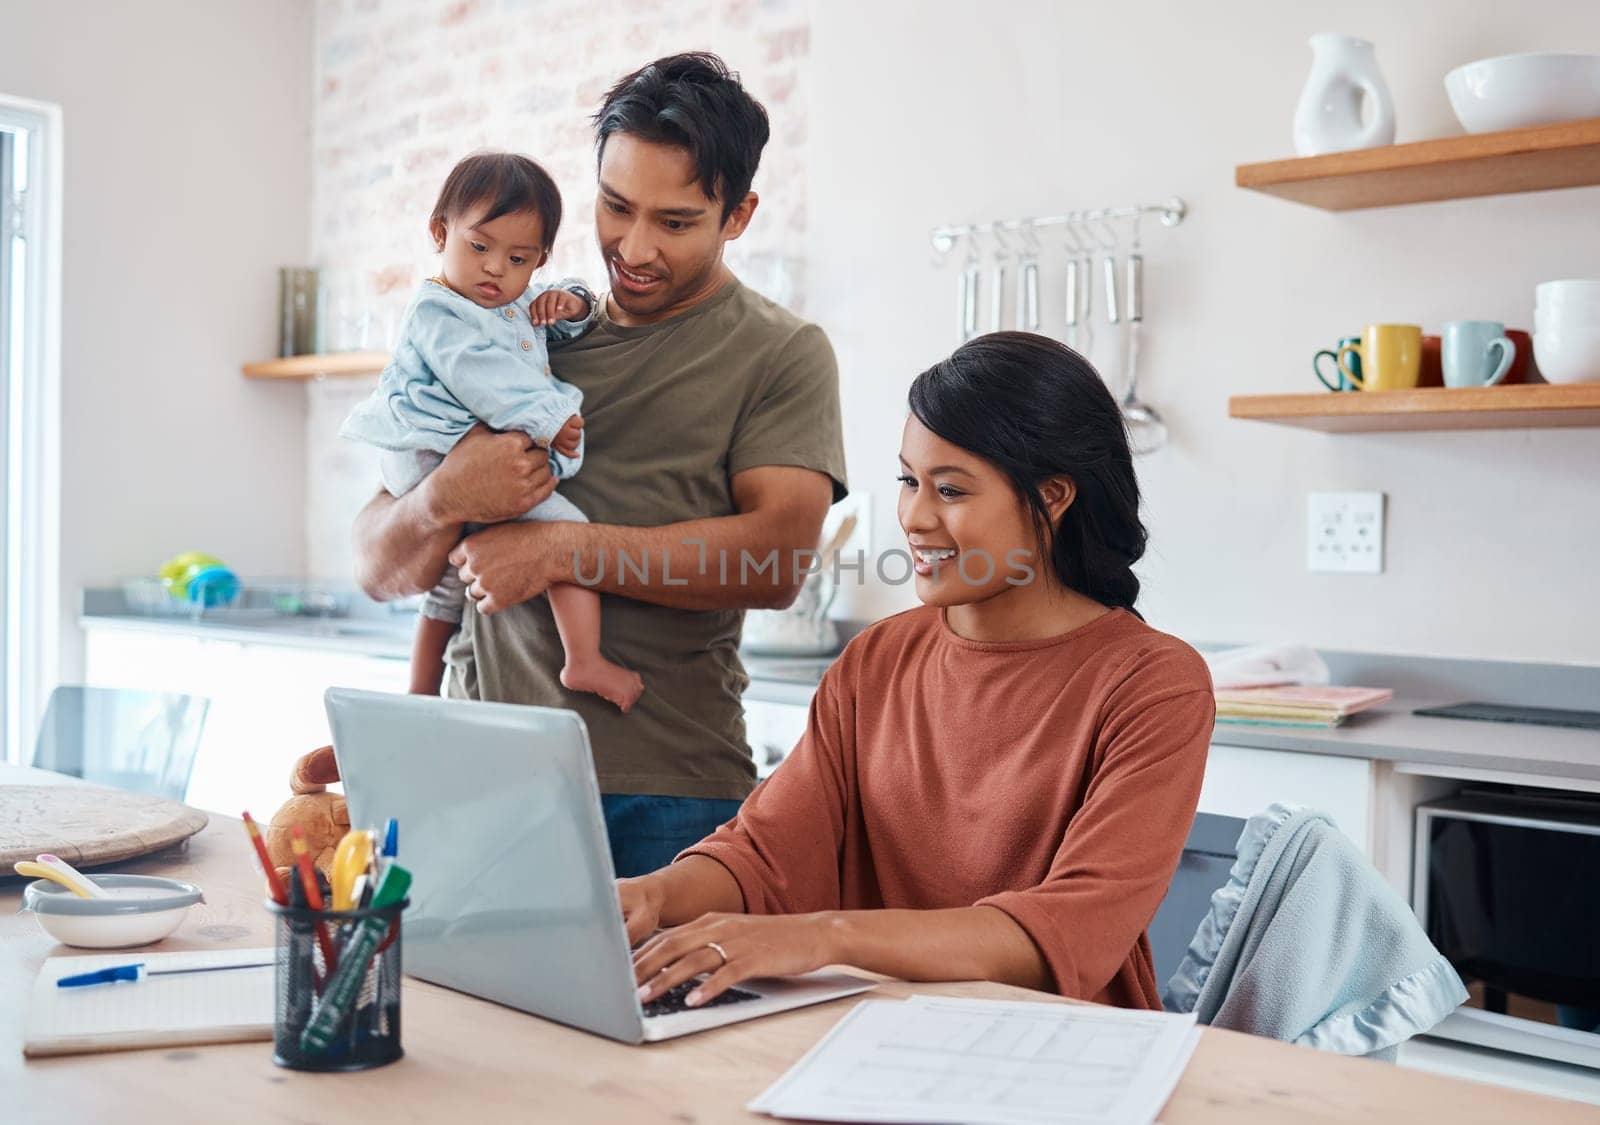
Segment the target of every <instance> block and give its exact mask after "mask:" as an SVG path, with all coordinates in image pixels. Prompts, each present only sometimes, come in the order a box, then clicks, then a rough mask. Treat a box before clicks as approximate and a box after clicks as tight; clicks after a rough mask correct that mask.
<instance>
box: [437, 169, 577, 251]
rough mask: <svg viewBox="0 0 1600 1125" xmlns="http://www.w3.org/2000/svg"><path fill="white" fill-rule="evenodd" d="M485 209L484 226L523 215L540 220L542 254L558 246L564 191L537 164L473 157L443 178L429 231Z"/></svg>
mask: <svg viewBox="0 0 1600 1125" xmlns="http://www.w3.org/2000/svg"><path fill="white" fill-rule="evenodd" d="M483 205H487V206H488V208H489V210H488V211H487V212H486V213H485V214H484V216H483V219H482V220H480V221H482V222H488V221H489V220H490V219H498V218H499V217H500V216H501V215H510V214H514V213H516V212H520V211H531V212H532V213H533V214H535V215H538V216H539V221H540V223H541V224H543V226H544V245H543V246H542V247H540V249H543V250H549V249H550V247H551V246H554V245H555V241H556V231H557V230H558V229H560V227H561V190H560V189H559V188H557V187H556V182H555V181H554V180H552V179H551V178H550V173H549V172H546V171H545V170H544V169H543V168H542V167H540V166H539V164H538V162H537V161H534V160H530V159H528V157H526V156H519V155H517V154H516V153H514V152H475V153H473V154H472V155H471V156H469V157H467V158H466V159H465V160H463V161H462V162H461V163H459V164H457V165H456V166H455V167H454V168H452V169H450V174H449V175H448V176H446V177H445V180H444V187H442V188H440V189H439V201H438V202H437V203H435V204H434V205H433V214H432V215H430V216H428V226H429V227H432V226H433V224H434V223H449V222H450V221H451V220H453V219H455V218H456V217H458V216H459V215H461V214H462V213H464V212H465V211H467V210H468V209H469V208H472V207H479V206H483Z"/></svg>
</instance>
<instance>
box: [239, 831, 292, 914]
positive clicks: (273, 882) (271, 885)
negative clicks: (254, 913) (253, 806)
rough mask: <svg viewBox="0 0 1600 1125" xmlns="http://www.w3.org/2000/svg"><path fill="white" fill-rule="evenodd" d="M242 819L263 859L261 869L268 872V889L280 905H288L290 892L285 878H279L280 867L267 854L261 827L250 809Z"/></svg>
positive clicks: (258, 857)
mask: <svg viewBox="0 0 1600 1125" xmlns="http://www.w3.org/2000/svg"><path fill="white" fill-rule="evenodd" d="M242 819H243V820H244V830H245V831H246V832H248V833H249V834H250V843H252V844H253V845H255V849H256V858H257V859H259V860H260V861H261V870H262V871H264V872H266V875H267V891H268V893H270V894H271V895H272V901H273V902H275V903H277V904H278V905H279V906H285V905H287V904H288V902H289V896H288V893H287V892H285V891H284V889H283V880H282V879H280V878H278V869H277V868H276V867H274V866H273V865H272V860H271V859H270V858H268V856H267V845H266V844H265V843H264V842H262V839H261V828H260V827H259V826H258V825H257V824H256V822H255V821H254V820H253V819H252V818H251V816H250V812H249V810H246V811H245V813H244V815H243V818H242Z"/></svg>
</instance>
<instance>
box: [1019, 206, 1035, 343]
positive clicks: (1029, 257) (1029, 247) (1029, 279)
mask: <svg viewBox="0 0 1600 1125" xmlns="http://www.w3.org/2000/svg"><path fill="white" fill-rule="evenodd" d="M1022 239H1023V247H1022V250H1021V252H1020V253H1019V255H1018V258H1017V330H1018V331H1019V332H1037V331H1039V236H1038V235H1037V234H1035V233H1034V230H1033V225H1032V224H1031V223H1029V224H1027V225H1025V226H1024V227H1023V228H1022Z"/></svg>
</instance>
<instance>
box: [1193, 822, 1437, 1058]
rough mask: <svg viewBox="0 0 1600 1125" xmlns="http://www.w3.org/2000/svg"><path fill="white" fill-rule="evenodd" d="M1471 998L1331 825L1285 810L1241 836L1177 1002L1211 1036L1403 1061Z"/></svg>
mask: <svg viewBox="0 0 1600 1125" xmlns="http://www.w3.org/2000/svg"><path fill="white" fill-rule="evenodd" d="M1466 998H1467V990H1466V989H1465V988H1464V987H1462V984H1461V978H1460V977H1459V976H1457V975H1456V972H1455V970H1454V969H1453V968H1452V967H1451V966H1450V963H1449V962H1448V961H1446V960H1445V958H1444V957H1443V955H1441V954H1440V953H1439V951H1438V950H1437V949H1435V948H1434V947H1433V944H1432V943H1431V942H1430V941H1428V937H1427V935H1426V934H1425V933H1423V931H1422V927H1421V926H1420V925H1419V924H1418V923H1417V919H1416V916H1415V915H1414V914H1412V912H1411V908H1410V907H1409V906H1408V905H1407V904H1406V903H1405V901H1404V900H1403V899H1402V898H1401V897H1400V896H1399V895H1398V894H1396V893H1395V891H1394V889H1393V888H1392V887H1390V886H1389V884H1388V883H1386V882H1385V881H1384V880H1383V877H1382V876H1381V875H1379V874H1378V872H1377V871H1376V870H1375V869H1374V868H1373V866H1372V864H1371V863H1369V862H1368V861H1367V859H1366V857H1365V856H1363V855H1362V854H1361V853H1360V851H1358V850H1357V849H1356V846H1355V845H1354V844H1353V843H1351V842H1350V840H1349V839H1347V838H1346V837H1345V836H1344V834H1343V833H1341V832H1340V831H1339V830H1338V828H1337V827H1335V826H1334V823H1333V821H1332V820H1331V819H1330V818H1329V817H1328V815H1327V814H1326V813H1321V812H1317V811H1315V810H1313V809H1307V808H1305V807H1303V806H1300V805H1291V804H1274V805H1272V806H1271V807H1270V808H1268V809H1267V810H1266V811H1265V812H1262V813H1258V814H1256V815H1255V816H1253V817H1251V818H1250V820H1249V822H1248V823H1247V824H1246V825H1245V830H1244V832H1243V833H1242V834H1240V836H1239V846H1238V859H1237V860H1236V861H1235V863H1234V865H1233V870H1232V871H1231V872H1230V874H1229V878H1228V882H1227V884H1226V885H1225V886H1223V887H1222V888H1221V889H1219V890H1218V891H1217V892H1216V893H1215V894H1214V895H1212V896H1211V910H1210V912H1209V913H1208V914H1207V915H1206V917H1205V918H1204V919H1203V920H1202V921H1201V923H1200V928H1199V930H1198V931H1196V933H1195V936H1194V940H1193V941H1192V942H1190V944H1189V952H1188V953H1187V954H1186V955H1185V957H1184V959H1183V962H1182V963H1181V964H1180V965H1179V966H1178V970H1177V972H1175V973H1173V975H1172V979H1171V981H1169V982H1168V984H1167V991H1166V995H1165V996H1164V997H1163V1000H1164V1003H1165V1005H1166V1008H1167V1010H1168V1011H1174V1012H1191V1011H1192V1012H1194V1013H1195V1014H1196V1016H1197V1017H1198V1018H1199V1021H1200V1022H1201V1023H1203V1024H1208V1025H1210V1026H1212V1027H1223V1028H1229V1029H1232V1030H1234V1031H1244V1032H1249V1033H1250V1034H1252V1035H1264V1036H1267V1037H1269V1038H1272V1039H1281V1040H1284V1041H1286V1042H1290V1043H1301V1044H1304V1045H1306V1046H1309V1047H1319V1048H1321V1049H1323V1050H1326V1051H1335V1052H1337V1053H1339V1054H1342V1055H1373V1056H1376V1057H1379V1058H1386V1059H1391V1060H1392V1059H1393V1058H1394V1055H1395V1051H1396V1048H1398V1046H1399V1044H1401V1043H1403V1042H1404V1041H1405V1040H1407V1039H1409V1038H1411V1037H1412V1036H1413V1035H1420V1034H1422V1033H1423V1032H1425V1031H1427V1030H1428V1029H1429V1028H1431V1027H1433V1026H1434V1025H1435V1024H1437V1023H1438V1022H1439V1021H1440V1020H1442V1019H1444V1017H1445V1016H1447V1015H1449V1014H1450V1013H1451V1012H1452V1011H1454V1010H1455V1009H1456V1007H1457V1006H1459V1005H1460V1004H1461V1002H1462V1001H1463V1000H1465V999H1466Z"/></svg>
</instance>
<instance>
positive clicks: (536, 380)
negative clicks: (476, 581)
mask: <svg viewBox="0 0 1600 1125" xmlns="http://www.w3.org/2000/svg"><path fill="white" fill-rule="evenodd" d="M560 223H561V193H560V192H559V191H558V190H557V188H556V185H555V182H554V181H553V180H552V179H551V178H550V176H549V174H548V173H547V172H545V170H544V169H543V168H541V167H540V166H539V165H538V164H536V163H534V162H533V161H532V160H529V159H528V158H527V157H525V156H516V155H512V154H509V153H479V154H476V155H473V156H469V157H467V158H466V159H465V160H463V161H462V162H461V163H459V164H457V165H456V166H455V169H454V170H453V171H451V173H450V175H449V177H448V178H447V179H446V180H445V182H444V187H443V188H442V189H441V190H440V192H439V201H438V202H437V203H436V204H435V205H434V208H433V216H432V217H431V218H430V219H429V221H428V230H429V233H430V234H431V235H432V236H433V242H434V248H435V249H436V250H438V251H439V252H440V253H441V254H442V255H443V261H442V264H441V268H440V271H439V275H438V276H437V277H434V278H430V279H429V280H427V281H425V282H423V283H422V288H421V289H420V291H419V292H418V293H417V295H416V296H415V297H413V298H412V300H411V305H410V307H409V308H408V309H407V310H406V317H405V324H404V325H403V327H402V331H401V339H400V343H399V345H398V346H397V347H396V348H395V353H394V359H393V360H391V361H390V363H389V366H388V367H386V368H384V371H383V375H382V377H381V378H380V379H379V381H378V389H377V390H376V391H375V392H373V394H372V397H370V398H369V399H367V400H366V401H365V402H363V403H362V404H361V405H360V406H358V407H357V408H356V409H355V410H354V411H353V412H352V413H351V415H350V417H349V418H348V419H346V421H345V424H344V427H343V429H342V430H341V431H340V433H341V435H342V436H344V437H349V438H354V439H356V440H358V441H364V442H366V443H368V444H369V445H375V446H377V447H378V448H379V449H381V450H383V451H384V452H383V457H382V460H381V468H382V474H383V486H384V488H386V489H387V490H388V491H389V492H390V493H391V494H393V495H395V496H401V495H404V494H405V493H407V492H409V491H410V490H411V489H413V488H415V487H416V486H417V484H418V483H420V482H421V480H422V479H423V478H424V477H425V476H427V475H428V474H429V473H431V472H432V471H433V470H434V469H435V468H437V467H438V465H439V463H440V462H441V461H443V460H444V455H445V454H446V453H449V452H450V450H451V449H452V448H453V447H454V446H455V444H456V442H458V441H460V440H461V438H462V436H463V435H464V434H465V433H466V432H467V431H468V430H470V429H471V428H472V427H473V426H474V425H475V424H477V423H478V422H483V423H484V424H486V425H487V426H489V427H490V428H491V429H494V430H501V431H509V430H520V431H521V432H523V433H525V434H527V435H528V436H529V438H531V439H532V440H533V441H534V442H535V443H537V444H538V445H540V446H542V447H543V448H545V449H547V450H548V451H549V455H550V468H551V471H552V472H553V473H554V474H555V476H556V479H557V480H566V479H568V478H570V477H571V476H572V475H573V474H574V473H576V472H577V471H578V469H579V467H580V466H581V465H582V463H583V418H582V417H581V416H580V415H579V413H578V407H579V406H580V405H581V404H582V401H583V395H582V393H581V392H580V391H579V390H578V389H577V388H576V387H573V386H571V385H570V384H568V383H564V382H562V381H561V380H560V379H557V378H555V376H553V375H552V374H551V373H550V360H549V354H548V352H547V351H546V348H545V336H546V333H547V332H548V333H549V334H550V335H552V336H554V337H556V338H560V339H572V338H575V337H577V336H580V335H582V334H583V333H584V332H585V331H587V330H588V328H589V327H590V326H591V325H592V324H593V320H594V298H593V297H592V296H591V295H590V293H589V291H588V290H587V289H585V288H584V287H583V286H582V285H581V284H580V283H578V282H575V281H563V282H561V283H559V284H558V285H556V286H544V285H538V286H535V287H533V288H531V289H530V288H529V281H530V279H531V278H532V276H533V272H534V270H536V269H538V268H539V267H540V266H542V265H543V264H544V262H545V259H546V258H548V257H549V255H550V247H551V245H552V244H553V243H554V241H555V236H556V229H557V227H559V226H560ZM520 518H522V519H525V520H577V521H585V522H586V517H585V516H584V514H583V513H582V512H580V511H579V510H578V509H577V507H576V506H574V505H573V504H572V502H571V501H569V500H568V499H567V498H566V497H564V496H562V495H560V494H559V493H552V494H551V496H550V498H549V499H548V500H546V501H545V502H544V503H542V504H540V505H539V506H538V507H536V508H534V509H533V510H532V511H531V512H528V513H527V514H526V515H524V516H522V517H520ZM469 530H473V529H471V528H469ZM549 597H550V611H551V613H552V614H553V615H554V616H555V621H556V629H557V631H558V632H559V633H560V635H561V643H562V646H563V647H564V648H565V649H566V664H565V666H564V667H563V668H562V670H561V682H562V684H564V685H565V686H566V687H567V688H568V689H569V690H571V691H587V692H593V693H594V694H596V695H600V696H603V697H604V698H606V699H609V700H610V701H611V702H612V703H615V704H616V705H617V706H618V707H620V708H621V709H622V710H623V711H627V710H628V709H629V708H630V707H632V706H633V705H634V703H635V702H636V701H637V700H638V698H639V693H640V692H641V691H642V690H643V688H644V685H643V681H641V680H640V678H639V676H638V674H637V673H635V672H632V671H629V670H628V669H626V668H623V667H621V666H619V665H617V664H613V663H612V662H611V661H609V660H607V659H606V658H605V657H604V656H602V655H601V654H600V595H599V594H598V593H596V592H595V591H593V590H589V589H586V588H584V587H582V586H575V585H558V586H552V587H551V588H550V591H549ZM465 601H466V589H465V587H464V586H463V584H462V582H461V579H460V577H459V575H458V574H457V573H456V571H455V568H454V567H451V568H450V569H449V570H447V571H446V572H445V575H444V577H443V578H442V579H441V580H440V582H439V585H438V586H437V587H435V588H434V589H433V590H432V591H431V592H430V593H429V594H428V596H427V598H426V599H425V601H424V602H423V606H422V619H421V620H420V621H419V622H418V623H417V636H416V642H415V645H414V647H413V650H412V658H411V690H412V692H414V693H417V694H427V695H437V694H438V693H439V686H440V683H441V682H442V680H443V678H444V654H445V648H446V646H447V645H448V644H449V643H450V638H451V636H452V635H453V634H454V633H455V631H456V628H457V627H458V626H459V625H460V623H461V617H462V611H463V607H464V604H465Z"/></svg>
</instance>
